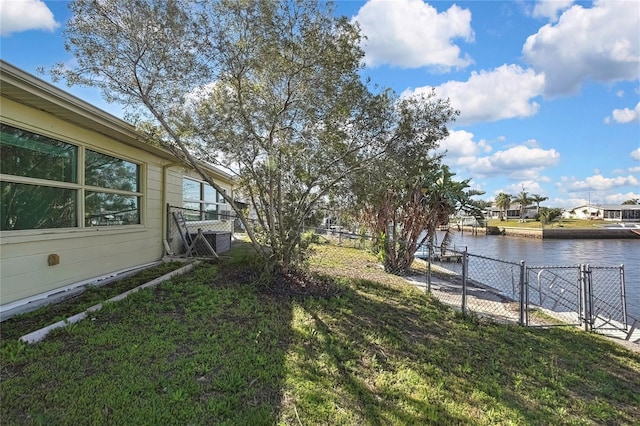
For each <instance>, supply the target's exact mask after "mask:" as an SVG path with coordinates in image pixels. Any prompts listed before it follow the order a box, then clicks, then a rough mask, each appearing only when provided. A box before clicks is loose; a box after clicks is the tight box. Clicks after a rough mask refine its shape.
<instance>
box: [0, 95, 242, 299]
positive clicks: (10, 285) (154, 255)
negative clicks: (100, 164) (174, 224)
mask: <svg viewBox="0 0 640 426" xmlns="http://www.w3.org/2000/svg"><path fill="white" fill-rule="evenodd" d="M0 111H1V113H2V121H3V122H4V123H7V124H10V125H13V126H16V127H21V128H24V129H26V130H29V131H32V132H35V133H39V134H42V135H45V136H49V137H52V138H55V139H59V140H62V141H66V142H70V143H74V144H79V145H83V146H85V147H86V148H88V149H92V150H96V151H99V152H103V153H106V154H110V155H113V156H116V157H119V158H123V159H125V160H129V161H133V162H135V163H138V164H141V166H142V174H141V179H142V182H141V187H142V188H141V190H142V193H143V194H144V198H143V200H144V201H143V204H142V223H141V224H140V225H134V226H130V227H99V228H73V229H62V230H60V229H53V230H52V229H49V230H44V231H38V230H29V231H11V232H3V233H2V238H1V239H0V303H2V304H8V303H12V302H15V301H18V300H20V299H25V298H28V297H31V296H35V295H38V294H40V293H44V292H50V291H55V290H56V289H59V288H63V287H66V286H69V285H73V284H75V283H78V282H81V281H85V280H90V279H93V278H95V277H99V276H103V275H106V274H111V273H114V272H117V271H121V270H123V269H127V268H131V267H135V266H139V265H142V264H147V263H151V262H154V261H157V260H159V259H160V258H161V257H162V255H163V252H164V246H163V238H164V229H165V226H166V213H165V212H166V204H167V203H168V204H170V205H175V206H180V205H182V179H183V176H185V175H190V176H192V177H195V178H198V174H197V173H195V172H192V171H189V169H188V168H186V167H184V166H175V165H173V166H171V167H167V166H168V165H169V161H168V160H165V159H162V158H159V157H156V156H154V155H153V154H150V153H148V152H146V151H143V150H140V149H138V148H135V147H132V146H129V145H126V144H123V143H120V142H118V141H115V140H112V139H110V138H108V137H106V136H105V135H103V134H100V133H97V132H94V131H92V130H90V129H85V128H81V127H78V126H75V125H72V124H70V123H68V122H66V121H63V120H60V119H58V118H56V117H54V116H53V115H51V114H48V113H45V112H42V111H38V110H35V109H32V108H29V107H26V106H24V105H22V104H19V103H16V102H14V101H12V100H10V99H7V98H4V97H3V98H2V108H1V110H0ZM219 182H220V185H221V186H222V187H224V188H225V189H227V191H230V190H231V189H230V188H231V182H229V181H219ZM50 254H57V255H58V256H59V257H60V263H59V264H58V265H55V266H49V265H48V264H47V258H48V256H49V255H50Z"/></svg>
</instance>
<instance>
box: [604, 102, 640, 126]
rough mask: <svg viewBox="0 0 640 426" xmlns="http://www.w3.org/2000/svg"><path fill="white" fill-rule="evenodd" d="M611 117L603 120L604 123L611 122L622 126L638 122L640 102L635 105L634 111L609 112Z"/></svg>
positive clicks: (615, 110)
mask: <svg viewBox="0 0 640 426" xmlns="http://www.w3.org/2000/svg"><path fill="white" fill-rule="evenodd" d="M611 116H612V117H607V118H605V123H607V124H608V123H611V121H612V120H613V121H615V122H616V123H623V124H625V123H636V122H640V102H638V103H637V104H636V107H635V108H634V109H631V108H623V109H614V110H613V111H612V112H611Z"/></svg>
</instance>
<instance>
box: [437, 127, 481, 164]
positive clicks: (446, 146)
mask: <svg viewBox="0 0 640 426" xmlns="http://www.w3.org/2000/svg"><path fill="white" fill-rule="evenodd" d="M438 151H439V152H444V151H446V152H447V159H465V158H470V159H472V160H475V158H476V156H477V155H478V154H481V153H487V152H490V151H491V146H490V145H489V144H488V143H487V141H485V140H481V141H480V142H475V141H474V140H473V133H470V132H467V131H466V130H451V131H450V132H449V136H447V137H446V138H445V139H444V140H442V142H440V147H439V149H438Z"/></svg>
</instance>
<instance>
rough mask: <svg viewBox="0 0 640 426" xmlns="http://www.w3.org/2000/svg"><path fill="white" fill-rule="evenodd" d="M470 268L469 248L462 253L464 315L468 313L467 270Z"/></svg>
mask: <svg viewBox="0 0 640 426" xmlns="http://www.w3.org/2000/svg"><path fill="white" fill-rule="evenodd" d="M468 267H469V256H468V254H467V247H466V246H465V248H464V251H463V252H462V313H463V314H466V313H467V272H468V271H467V268H468Z"/></svg>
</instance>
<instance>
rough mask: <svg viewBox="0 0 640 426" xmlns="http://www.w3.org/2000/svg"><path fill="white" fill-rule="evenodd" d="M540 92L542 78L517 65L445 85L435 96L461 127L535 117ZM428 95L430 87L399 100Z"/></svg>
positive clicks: (475, 74) (538, 106)
mask: <svg viewBox="0 0 640 426" xmlns="http://www.w3.org/2000/svg"><path fill="white" fill-rule="evenodd" d="M543 90H544V75H542V74H536V73H535V72H534V71H533V70H531V69H528V70H525V69H522V68H521V67H519V66H517V65H502V66H501V67H499V68H496V69H494V70H491V71H480V72H476V71H473V72H472V73H471V77H469V80H467V81H466V82H461V81H448V82H446V83H444V84H442V85H440V86H438V87H436V88H435V91H436V93H437V94H438V96H440V97H444V98H449V99H451V105H452V106H453V108H455V109H458V110H460V116H459V117H458V119H457V120H456V123H457V124H462V125H464V124H471V123H477V122H487V121H497V120H504V119H508V118H518V117H530V116H532V115H535V114H536V113H537V112H538V109H539V108H540V105H539V104H538V103H537V102H534V101H532V99H533V98H535V97H537V96H539V95H540V94H542V91H543ZM430 91H431V87H420V88H416V89H415V90H413V92H411V91H406V92H405V93H403V94H402V96H410V95H411V94H412V93H421V92H426V93H428V92H430Z"/></svg>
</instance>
